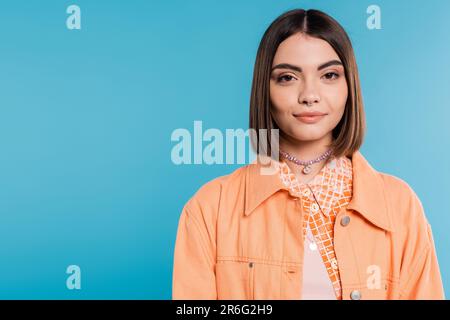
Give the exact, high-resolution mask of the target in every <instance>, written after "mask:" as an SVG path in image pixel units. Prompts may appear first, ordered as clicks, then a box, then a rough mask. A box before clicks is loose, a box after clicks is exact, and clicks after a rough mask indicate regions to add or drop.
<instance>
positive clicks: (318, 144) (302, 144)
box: [280, 135, 332, 183]
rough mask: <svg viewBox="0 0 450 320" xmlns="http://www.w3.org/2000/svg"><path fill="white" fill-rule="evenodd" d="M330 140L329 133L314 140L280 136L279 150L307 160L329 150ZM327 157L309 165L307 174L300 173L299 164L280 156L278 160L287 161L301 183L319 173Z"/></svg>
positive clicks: (306, 181) (301, 168)
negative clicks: (309, 170) (296, 139)
mask: <svg viewBox="0 0 450 320" xmlns="http://www.w3.org/2000/svg"><path fill="white" fill-rule="evenodd" d="M331 142H332V140H331V135H330V136H325V137H323V138H321V139H320V140H314V141H293V140H292V139H286V138H281V137H280V150H283V151H284V152H287V153H289V154H290V155H292V156H294V157H296V158H297V159H299V160H302V161H309V160H314V159H316V158H318V157H320V156H321V155H322V154H324V153H325V152H326V151H327V150H329V148H330V145H331ZM328 159H330V158H328ZM328 159H325V160H322V161H320V162H317V163H314V164H312V165H310V167H311V172H310V173H308V174H304V173H302V170H303V167H302V166H299V165H297V164H295V163H293V162H291V161H288V160H286V159H283V158H280V160H283V161H285V162H286V163H287V165H288V166H289V168H290V169H291V170H292V172H294V173H295V174H296V176H297V179H298V180H299V181H300V182H302V183H308V182H309V181H311V180H312V179H313V178H314V176H315V175H316V174H317V173H319V172H320V170H322V168H323V167H324V166H325V165H326V163H327V160H328Z"/></svg>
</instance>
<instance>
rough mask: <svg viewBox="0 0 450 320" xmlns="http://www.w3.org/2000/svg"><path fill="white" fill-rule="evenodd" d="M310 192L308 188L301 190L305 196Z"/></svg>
mask: <svg viewBox="0 0 450 320" xmlns="http://www.w3.org/2000/svg"><path fill="white" fill-rule="evenodd" d="M310 194H311V190H309V189H308V188H307V189H305V190H303V195H304V196H306V197H309V195H310Z"/></svg>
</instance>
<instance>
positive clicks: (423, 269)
mask: <svg viewBox="0 0 450 320" xmlns="http://www.w3.org/2000/svg"><path fill="white" fill-rule="evenodd" d="M411 209H412V211H413V213H415V216H416V217H417V219H418V220H417V223H415V227H413V228H412V230H411V231H412V232H411V233H413V234H414V237H411V238H410V240H411V241H409V244H410V245H411V246H412V247H413V248H411V250H409V251H410V256H411V257H414V258H411V260H410V262H411V263H408V264H407V267H405V269H406V270H405V272H403V275H402V276H401V277H400V299H405V300H440V299H445V296H444V289H443V286H442V279H441V274H440V270H439V264H438V260H437V256H436V250H435V246H434V240H433V234H432V231H431V226H430V224H429V223H428V221H427V219H426V217H425V214H424V211H423V207H422V203H421V202H420V200H419V199H418V198H417V196H416V195H415V194H414V195H413V199H412V207H411ZM413 239H414V240H413ZM419 248H420V249H419Z"/></svg>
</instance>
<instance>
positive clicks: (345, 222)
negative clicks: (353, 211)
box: [341, 216, 350, 227]
mask: <svg viewBox="0 0 450 320" xmlns="http://www.w3.org/2000/svg"><path fill="white" fill-rule="evenodd" d="M349 223H350V217H349V216H343V217H342V219H341V226H343V227H346V226H348V224H349Z"/></svg>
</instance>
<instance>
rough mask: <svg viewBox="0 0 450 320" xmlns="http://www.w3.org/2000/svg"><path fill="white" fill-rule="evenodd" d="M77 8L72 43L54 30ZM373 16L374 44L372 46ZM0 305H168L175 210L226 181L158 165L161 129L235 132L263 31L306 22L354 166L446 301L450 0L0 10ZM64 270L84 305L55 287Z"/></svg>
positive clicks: (203, 168) (163, 158) (41, 5)
mask: <svg viewBox="0 0 450 320" xmlns="http://www.w3.org/2000/svg"><path fill="white" fill-rule="evenodd" d="M71 4H76V5H78V6H80V8H81V19H82V29H81V30H68V29H67V28H66V18H67V16H68V14H66V8H67V7H68V6H69V5H71ZM371 4H377V5H379V6H380V7H381V12H382V30H373V31H371V30H369V29H367V27H366V19H367V17H368V15H367V13H366V9H367V7H368V6H369V5H371ZM0 6H1V8H0V35H1V37H0V298H4V299H12V298H22V299H38V298H39V299H47V298H55V299H79V298H85V299H93V298H100V299H170V298H171V286H172V283H171V281H172V266H173V265H172V264H173V247H174V244H175V236H176V231H177V224H178V218H179V215H180V213H181V209H182V207H183V205H184V203H185V202H186V201H187V200H188V199H189V198H190V197H191V196H192V195H193V194H194V193H195V191H196V190H197V189H198V188H199V187H200V186H201V185H203V184H204V183H205V182H207V181H209V180H211V179H213V178H214V177H216V176H219V175H224V174H227V173H230V172H232V171H233V170H235V169H236V168H237V167H239V166H240V165H212V166H209V165H184V166H176V165H174V164H173V163H172V161H171V157H170V154H171V149H172V147H173V146H174V145H175V142H172V141H171V139H170V137H171V133H172V132H173V130H175V129H177V128H187V129H189V130H191V131H192V130H193V122H194V120H202V121H203V128H204V130H205V129H207V128H218V129H221V130H224V129H226V128H244V129H246V128H247V119H248V105H249V94H250V87H251V79H252V71H253V64H254V59H255V55H256V50H257V46H258V44H259V41H260V39H261V36H262V34H263V32H264V31H265V29H266V28H267V27H268V25H269V24H270V22H271V21H272V20H273V19H275V18H276V17H277V16H278V15H279V14H281V13H282V12H284V11H286V10H289V9H293V8H300V7H303V8H317V9H321V10H324V11H325V12H327V13H329V14H330V15H332V16H333V17H335V18H336V19H337V20H338V21H339V22H340V23H341V24H342V25H343V26H344V28H345V29H346V30H347V32H348V33H349V35H350V37H351V39H352V41H353V45H354V48H355V52H356V56H357V61H358V65H359V70H360V75H361V81H362V87H363V95H364V99H365V107H366V113H367V122H368V132H367V137H366V140H365V143H364V146H363V148H362V150H361V151H362V153H363V154H364V155H365V156H366V158H367V159H368V160H369V162H370V163H371V164H372V165H373V166H374V167H375V168H376V169H377V170H379V171H382V172H386V173H390V174H393V175H396V176H398V177H400V178H402V179H404V180H405V181H407V182H408V183H409V184H410V185H411V187H412V188H413V189H414V190H415V191H416V193H417V194H418V195H419V197H420V199H421V200H422V203H423V205H424V207H425V211H426V214H427V216H428V218H429V221H430V223H431V225H432V227H433V232H434V237H435V242H436V248H437V252H438V258H439V261H440V266H441V271H442V276H443V281H444V285H445V288H446V291H447V292H449V290H450V272H449V268H450V250H449V243H450V235H449V233H448V229H449V227H450V209H449V205H448V199H449V195H450V184H449V181H450V170H449V169H448V163H449V162H448V159H449V156H450V151H449V148H448V141H449V139H450V129H449V126H448V119H449V117H450V108H449V105H448V101H449V100H450V90H449V89H450V88H449V84H450V81H449V74H450V63H449V61H448V57H449V56H450V41H449V40H450V20H449V19H448V15H449V13H450V2H449V1H447V0H441V1H438V0H434V1H418V0H415V1H411V0H408V1H406V0H403V1H400V0H396V1H392V0H377V1H372V0H370V1H365V0H355V1H318V0H314V1H283V0H277V1H274V0H272V1H261V0H245V1H237V0H235V1H211V0H195V1H194V0H193V1H173V0H172V1H128V2H124V1H113V0H108V1H106V0H105V1H75V2H69V1H61V0H54V1H37V0H35V1H24V0H22V1H14V2H13V1H9V2H5V1H2V2H1V3H0ZM71 264H76V265H79V266H80V268H81V271H82V280H81V283H82V284H81V285H82V289H81V290H68V289H67V288H66V278H67V276H68V275H67V274H66V272H65V271H66V268H67V266H68V265H71Z"/></svg>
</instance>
